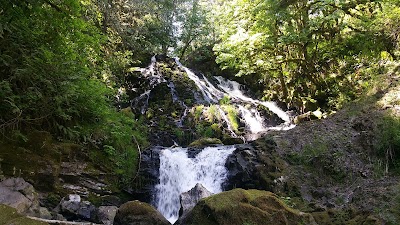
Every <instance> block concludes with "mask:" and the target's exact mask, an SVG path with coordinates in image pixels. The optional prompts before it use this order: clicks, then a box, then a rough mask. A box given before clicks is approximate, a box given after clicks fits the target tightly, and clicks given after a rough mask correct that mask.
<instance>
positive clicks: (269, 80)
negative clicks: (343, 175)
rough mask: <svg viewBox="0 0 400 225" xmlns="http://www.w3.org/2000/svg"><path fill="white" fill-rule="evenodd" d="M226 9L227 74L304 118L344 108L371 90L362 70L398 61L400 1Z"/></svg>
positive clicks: (246, 1) (233, 4)
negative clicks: (305, 114)
mask: <svg viewBox="0 0 400 225" xmlns="http://www.w3.org/2000/svg"><path fill="white" fill-rule="evenodd" d="M219 2H220V4H218V5H216V7H215V8H216V12H217V13H216V18H217V21H218V22H217V24H218V26H217V34H218V35H219V38H220V42H218V44H216V45H215V46H214V51H215V53H216V55H217V58H216V60H217V62H218V63H219V64H220V65H221V68H222V69H231V70H234V71H236V76H251V78H250V79H243V80H244V81H246V82H247V84H248V85H249V86H253V87H259V83H262V85H264V86H261V88H262V89H263V90H262V91H263V92H262V93H260V94H262V95H263V96H264V97H265V98H266V99H275V100H280V101H282V102H286V104H287V106H289V107H295V108H297V109H299V110H300V111H305V110H315V109H317V108H318V107H320V108H322V109H324V110H325V109H330V110H336V109H337V108H340V107H341V106H342V104H343V102H346V101H349V100H351V99H354V98H355V97H357V96H358V95H359V93H360V92H359V90H362V88H363V86H364V85H365V84H366V82H367V80H368V76H364V75H363V74H362V73H360V72H362V71H361V70H366V69H367V68H369V67H370V65H369V64H370V62H372V63H378V61H379V58H380V55H381V52H383V51H384V52H387V53H388V55H389V56H390V57H388V56H387V57H386V60H387V59H391V58H396V57H397V55H398V49H399V48H398V46H399V39H398V35H394V34H395V33H398V26H397V25H395V24H398V21H399V16H398V15H399V14H398V13H397V12H398V11H399V9H400V8H399V3H398V1H382V2H381V1H372V0H371V1H352V2H349V1H342V0H340V1H330V0H323V1H288V2H285V1H283V2H282V1H262V0H256V1H250V0H234V1H223V0H221V1H219ZM377 68H378V67H377ZM379 73H382V72H379Z"/></svg>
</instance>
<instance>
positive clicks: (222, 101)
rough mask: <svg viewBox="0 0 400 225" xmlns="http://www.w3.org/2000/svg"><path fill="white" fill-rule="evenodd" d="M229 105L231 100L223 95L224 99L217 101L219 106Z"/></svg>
mask: <svg viewBox="0 0 400 225" xmlns="http://www.w3.org/2000/svg"><path fill="white" fill-rule="evenodd" d="M230 103H231V99H230V98H229V96H228V95H224V97H223V98H221V100H219V104H220V105H229V104H230Z"/></svg>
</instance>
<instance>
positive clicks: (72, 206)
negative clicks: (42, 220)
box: [57, 194, 96, 221]
mask: <svg viewBox="0 0 400 225" xmlns="http://www.w3.org/2000/svg"><path fill="white" fill-rule="evenodd" d="M57 208H58V209H59V211H60V213H61V214H62V215H63V216H65V218H67V219H69V220H76V219H83V220H90V221H93V220H94V214H95V210H96V207H95V206H94V205H92V203H90V202H89V201H81V197H80V196H79V195H75V194H71V195H68V196H67V197H65V198H64V199H62V200H61V202H60V204H59V206H58V207H57Z"/></svg>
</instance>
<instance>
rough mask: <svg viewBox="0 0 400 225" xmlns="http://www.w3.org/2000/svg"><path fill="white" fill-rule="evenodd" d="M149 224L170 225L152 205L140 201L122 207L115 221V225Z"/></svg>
mask: <svg viewBox="0 0 400 225" xmlns="http://www.w3.org/2000/svg"><path fill="white" fill-rule="evenodd" d="M149 224H151V225H170V223H169V222H168V220H167V219H165V218H164V217H163V216H162V215H161V213H159V212H158V211H157V210H156V209H154V208H153V207H152V206H151V205H149V204H147V203H144V202H139V201H131V202H127V203H125V204H123V205H121V207H119V209H118V211H117V215H116V216H115V219H114V225H149Z"/></svg>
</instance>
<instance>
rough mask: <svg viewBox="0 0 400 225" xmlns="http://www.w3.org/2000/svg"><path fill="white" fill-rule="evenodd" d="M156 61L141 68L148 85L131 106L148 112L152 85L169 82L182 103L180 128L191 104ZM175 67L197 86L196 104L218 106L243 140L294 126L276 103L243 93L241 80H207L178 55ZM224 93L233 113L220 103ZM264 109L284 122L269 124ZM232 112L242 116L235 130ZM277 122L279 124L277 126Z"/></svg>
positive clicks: (223, 120)
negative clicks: (181, 60) (180, 59)
mask: <svg viewBox="0 0 400 225" xmlns="http://www.w3.org/2000/svg"><path fill="white" fill-rule="evenodd" d="M157 63H158V62H157V58H156V57H155V56H153V57H152V59H151V64H150V65H149V66H148V67H147V68H145V69H141V73H142V76H143V77H145V78H146V79H148V80H149V87H148V89H147V91H146V92H145V93H142V94H141V95H139V96H138V97H136V98H135V99H133V100H132V102H131V107H132V108H136V109H140V112H141V113H142V114H144V113H145V112H146V111H147V107H148V104H149V102H148V101H149V97H150V95H151V91H152V90H153V88H154V87H156V86H157V85H159V84H161V83H166V85H167V86H168V87H169V89H170V94H171V96H172V100H173V102H174V103H178V104H179V105H180V106H181V111H180V112H179V113H180V117H179V119H174V122H175V124H176V126H177V127H184V124H185V123H184V122H185V119H186V118H187V116H188V112H189V111H190V110H191V107H188V106H187V105H186V104H185V102H184V101H183V99H180V97H181V98H182V93H178V92H177V90H176V87H175V83H174V81H173V80H172V79H171V78H167V77H165V76H164V75H163V74H162V73H161V72H160V71H159V68H158V66H157ZM175 66H177V67H178V69H179V70H181V71H184V72H185V73H183V75H182V76H187V78H189V79H190V80H191V81H193V84H192V85H193V87H194V88H192V89H191V91H192V93H193V96H192V97H193V98H194V100H195V104H197V105H200V104H203V105H205V106H206V107H205V109H207V106H208V107H209V106H211V105H215V106H216V107H217V109H218V110H217V112H216V113H217V114H219V116H220V118H221V119H220V121H219V122H220V123H221V124H224V129H225V130H226V131H227V132H228V133H229V134H230V135H231V136H232V137H239V138H242V139H245V138H244V137H246V138H247V139H249V137H251V138H250V139H254V138H257V136H259V134H262V133H263V132H266V131H268V130H288V129H291V128H293V127H294V125H293V124H292V123H291V118H290V116H289V115H288V114H287V113H286V112H285V111H283V110H282V109H280V108H279V107H278V106H277V105H276V104H275V103H274V102H270V101H261V100H258V99H253V98H251V97H249V96H247V95H246V94H244V92H243V89H244V87H243V86H242V85H241V84H239V83H238V82H236V81H231V80H228V79H225V78H223V77H220V76H215V77H213V78H210V79H208V78H207V77H206V76H204V75H201V74H200V75H199V74H195V73H194V72H193V71H191V70H190V69H189V68H187V67H185V66H183V65H182V64H181V63H180V62H179V60H178V59H176V58H175ZM189 85H190V84H189ZM179 96H180V97H179ZM225 96H227V97H228V100H229V101H228V103H227V102H226V101H224V102H222V103H223V104H229V107H230V112H228V111H226V107H225V106H224V105H220V102H221V99H223V98H224V97H225ZM260 106H262V107H260ZM263 108H264V109H263ZM265 108H266V109H268V110H269V111H270V112H272V113H273V114H275V115H276V116H277V117H278V118H280V119H281V123H280V124H279V122H278V121H275V122H273V124H268V123H267V122H266V121H265V119H264V118H263V117H262V116H261V115H262V113H261V112H262V111H265ZM232 111H234V112H235V117H236V115H237V116H239V118H238V120H239V121H238V122H239V123H238V124H235V129H233V127H234V126H233V124H232V121H231V120H230V119H232V118H231V117H232V114H229V113H232ZM228 116H229V119H228ZM243 124H244V125H245V127H244V128H243V129H242V127H240V126H241V125H243ZM276 124H278V125H277V126H276ZM237 125H239V128H240V129H236V128H237Z"/></svg>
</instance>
